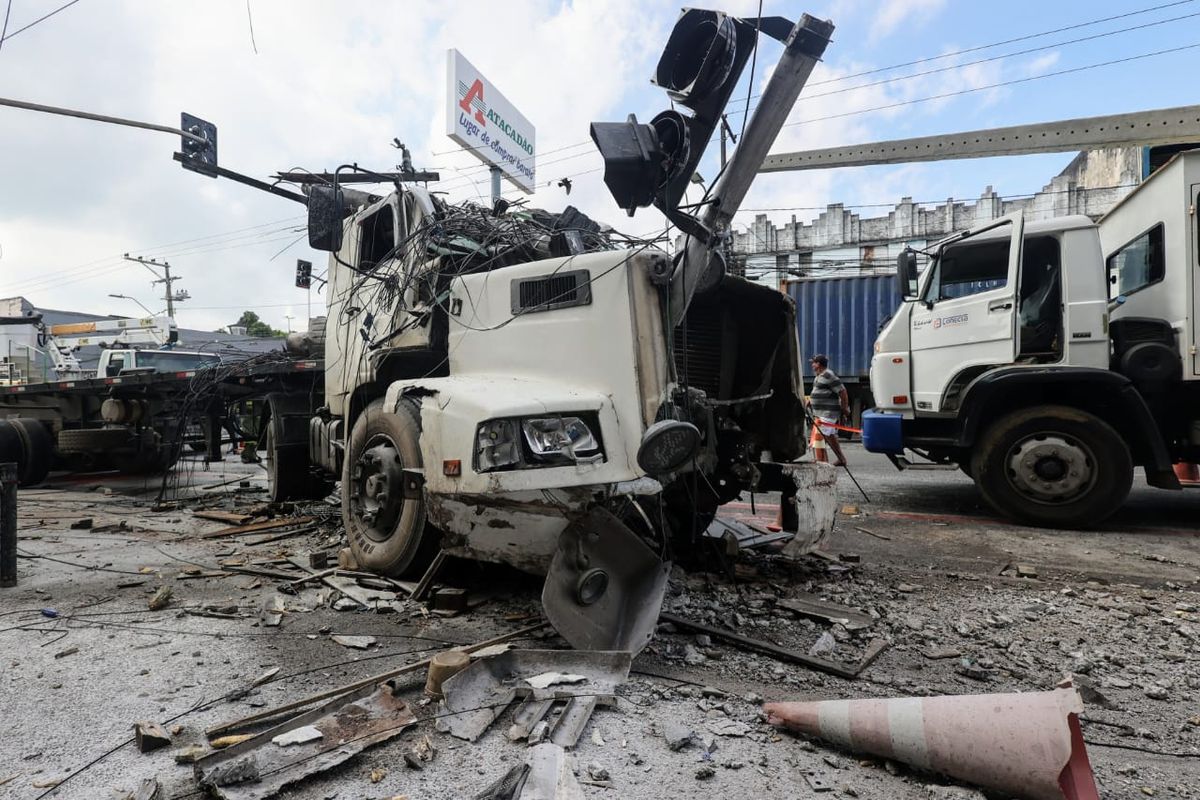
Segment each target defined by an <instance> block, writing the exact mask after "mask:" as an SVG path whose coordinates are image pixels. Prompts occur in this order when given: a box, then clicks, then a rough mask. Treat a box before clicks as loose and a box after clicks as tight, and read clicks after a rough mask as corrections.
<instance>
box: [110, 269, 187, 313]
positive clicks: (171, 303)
mask: <svg viewBox="0 0 1200 800" xmlns="http://www.w3.org/2000/svg"><path fill="white" fill-rule="evenodd" d="M124 259H125V260H126V261H132V262H134V263H136V264H141V265H142V266H143V267H145V268H146V269H148V270H150V272H151V274H153V275H154V281H153V283H162V284H165V287H166V291H165V293H164V297H165V299H166V301H167V316H168V317H171V318H172V319H174V318H175V304H176V303H182V302H183V301H184V300H188V299H191V295H190V294H188V291H187V290H186V289H180V290H179V291H173V290H172V289H171V286H172V284H174V283H175V281H177V280H179V277H178V276H172V275H171V265H170V264H168V263H167V262H166V261H156V260H155V259H153V258H142V257H141V256H131V255H129V253H126V254H125V255H124ZM155 267H158V268H160V269H162V274H161V275H160V274H159V273H158V271H157V270H156V269H155Z"/></svg>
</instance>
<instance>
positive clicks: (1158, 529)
mask: <svg viewBox="0 0 1200 800" xmlns="http://www.w3.org/2000/svg"><path fill="white" fill-rule="evenodd" d="M843 448H844V450H845V452H846V457H847V460H848V462H849V472H850V474H849V475H848V474H846V473H842V474H841V475H840V476H839V480H838V496H839V500H840V504H841V507H842V512H843V513H840V514H839V518H838V521H837V527H836V528H835V535H834V537H833V540H832V542H831V543H830V546H831V547H832V548H833V549H836V550H841V551H854V552H855V553H857V554H859V555H860V556H861V557H862V558H863V559H864V560H867V559H868V558H870V559H874V560H877V561H880V562H892V563H903V564H906V565H910V566H920V565H926V566H930V567H933V566H936V568H937V569H939V570H942V571H946V570H961V571H964V572H972V573H985V572H988V573H992V574H998V573H999V572H1000V570H1002V569H1003V568H1004V567H1005V566H1006V565H1009V566H1011V567H1013V568H1015V565H1016V564H1018V563H1020V564H1029V565H1031V566H1034V567H1035V568H1037V569H1039V570H1040V572H1042V573H1043V574H1049V575H1055V574H1057V575H1061V576H1063V577H1070V578H1072V579H1080V578H1082V579H1084V580H1095V581H1099V582H1101V583H1106V582H1128V583H1136V584H1140V585H1148V586H1149V585H1163V584H1165V583H1166V582H1168V581H1170V582H1174V583H1177V584H1180V585H1184V586H1194V585H1195V584H1196V582H1197V581H1198V580H1200V554H1197V553H1196V539H1197V537H1198V536H1200V489H1187V490H1184V491H1180V492H1170V491H1165V490H1162V489H1155V488H1152V487H1149V486H1147V485H1146V484H1145V478H1144V476H1143V475H1141V473H1140V471H1139V474H1138V475H1137V476H1136V477H1135V485H1134V489H1133V491H1132V492H1131V493H1130V496H1129V500H1128V501H1127V502H1126V504H1125V506H1124V507H1123V508H1122V509H1121V510H1120V511H1119V512H1118V513H1117V514H1116V515H1114V516H1113V517H1112V518H1110V519H1109V520H1107V521H1106V522H1105V523H1104V524H1103V525H1102V526H1100V527H1097V528H1095V529H1090V530H1055V529H1047V528H1033V527H1028V526H1025V525H1019V524H1015V523H1013V522H1010V521H1009V520H1006V519H1003V518H1001V517H999V516H998V515H997V514H996V513H995V512H994V511H993V510H992V509H991V508H990V507H988V506H987V505H986V504H985V503H984V501H983V498H982V497H981V496H980V494H979V492H978V491H977V490H976V488H975V485H974V484H973V483H972V481H971V479H970V478H968V477H967V476H966V475H964V474H963V473H962V472H960V471H958V470H942V469H938V470H905V471H903V472H901V471H899V470H897V469H896V468H895V467H893V466H892V464H891V462H889V461H888V460H887V459H886V458H884V457H883V456H878V455H875V454H873V453H868V452H866V451H864V450H863V449H862V447H861V445H858V444H845V445H843ZM851 475H852V476H853V478H854V479H856V480H857V481H858V484H859V485H860V486H861V487H862V490H863V492H865V493H866V496H865V497H864V495H863V493H862V492H860V491H859V490H858V489H857V488H856V487H855V484H854V482H853V481H852V480H851ZM747 499H748V498H747ZM775 502H777V501H776V500H775V498H774V497H773V496H769V495H768V496H762V495H759V496H757V497H756V498H755V508H754V511H755V512H756V514H755V515H754V516H755V517H756V519H757V520H758V521H759V522H761V523H765V522H769V521H771V518H772V517H773V514H774V508H775V506H774V503H775ZM851 507H852V508H853V509H857V512H858V513H857V514H852V513H845V512H848V511H851V510H852V508H851ZM731 510H734V511H735V512H736V513H739V514H743V515H744V514H747V513H748V512H749V511H750V507H749V503H742V504H737V505H736V506H734V507H733V508H732V509H731ZM860 529H865V530H867V531H870V532H871V533H875V534H880V535H882V536H886V537H889V538H887V539H884V538H880V536H872V535H870V534H869V533H864V532H863V531H862V530H860Z"/></svg>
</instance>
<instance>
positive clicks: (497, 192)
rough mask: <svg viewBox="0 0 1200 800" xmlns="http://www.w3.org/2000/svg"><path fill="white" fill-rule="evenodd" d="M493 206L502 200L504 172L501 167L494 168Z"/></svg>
mask: <svg viewBox="0 0 1200 800" xmlns="http://www.w3.org/2000/svg"><path fill="white" fill-rule="evenodd" d="M491 171H492V205H495V204H496V201H497V200H499V199H500V176H501V175H503V174H504V173H503V171H502V170H501V169H500V168H499V167H492V170H491Z"/></svg>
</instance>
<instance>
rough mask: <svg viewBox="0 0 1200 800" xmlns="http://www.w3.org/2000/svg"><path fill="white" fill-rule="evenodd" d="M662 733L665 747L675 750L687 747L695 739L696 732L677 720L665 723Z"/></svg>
mask: <svg viewBox="0 0 1200 800" xmlns="http://www.w3.org/2000/svg"><path fill="white" fill-rule="evenodd" d="M662 734H663V738H664V739H666V740H667V747H669V748H671V749H672V750H674V751H676V752H678V751H680V750H682V749H683V748H685V747H687V746H688V745H689V744H691V743H692V742H693V741H695V739H696V732H695V731H694V730H692V729H691V728H690V727H688V726H687V725H681V724H679V723H678V722H667V723H665V724H664V725H663V732H662Z"/></svg>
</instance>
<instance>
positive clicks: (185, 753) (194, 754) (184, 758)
mask: <svg viewBox="0 0 1200 800" xmlns="http://www.w3.org/2000/svg"><path fill="white" fill-rule="evenodd" d="M209 752H210V751H209V749H208V748H207V747H205V746H203V745H199V744H194V745H191V746H190V747H186V748H184V749H183V750H180V751H179V752H178V753H176V754H175V763H176V764H195V763H196V762H197V761H199V760H200V759H202V758H204V757H205V756H206V755H208V754H209Z"/></svg>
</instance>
